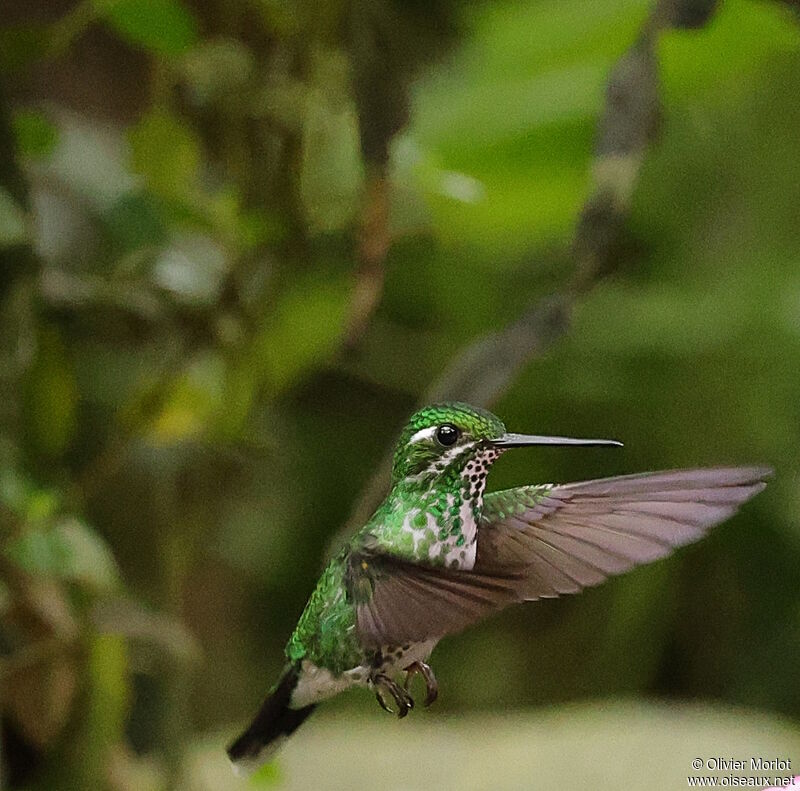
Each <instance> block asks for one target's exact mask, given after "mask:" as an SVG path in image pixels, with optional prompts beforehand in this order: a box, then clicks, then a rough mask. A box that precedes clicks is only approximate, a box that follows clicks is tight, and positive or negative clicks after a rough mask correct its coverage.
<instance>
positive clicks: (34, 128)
mask: <svg viewBox="0 0 800 791" xmlns="http://www.w3.org/2000/svg"><path fill="white" fill-rule="evenodd" d="M13 124H14V136H15V137H16V139H17V147H18V148H19V151H20V153H21V154H22V155H23V156H27V157H36V158H41V157H46V156H47V155H48V154H49V153H50V152H51V151H52V150H53V149H54V148H55V146H56V143H57V142H58V128H57V127H56V125H55V124H54V123H53V122H52V121H50V119H49V118H47V117H46V116H45V115H43V114H42V113H39V112H37V111H36V110H19V111H17V112H16V113H14V119H13Z"/></svg>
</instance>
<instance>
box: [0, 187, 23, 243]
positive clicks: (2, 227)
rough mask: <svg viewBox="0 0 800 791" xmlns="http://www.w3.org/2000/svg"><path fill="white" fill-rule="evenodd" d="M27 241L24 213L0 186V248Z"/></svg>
mask: <svg viewBox="0 0 800 791" xmlns="http://www.w3.org/2000/svg"><path fill="white" fill-rule="evenodd" d="M27 241H28V228H27V224H26V222H25V213H24V212H23V211H22V209H21V208H20V207H19V206H18V205H17V203H16V201H15V200H14V199H13V198H12V197H11V196H10V195H9V194H8V193H7V192H6V191H5V190H4V189H3V188H2V187H0V248H3V247H12V246H13V245H17V244H24V243H25V242H27Z"/></svg>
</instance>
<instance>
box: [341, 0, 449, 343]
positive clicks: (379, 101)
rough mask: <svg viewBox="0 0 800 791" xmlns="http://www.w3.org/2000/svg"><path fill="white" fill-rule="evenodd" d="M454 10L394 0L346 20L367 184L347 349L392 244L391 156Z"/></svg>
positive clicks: (369, 310)
mask: <svg viewBox="0 0 800 791" xmlns="http://www.w3.org/2000/svg"><path fill="white" fill-rule="evenodd" d="M451 11H452V9H451V7H450V5H449V3H448V2H446V0H445V1H444V2H442V1H441V0H439V1H438V2H430V3H427V4H425V5H422V6H420V8H419V9H416V10H415V9H414V8H413V7H412V6H410V5H409V4H407V3H401V2H393V1H392V0H381V1H380V2H376V0H356V2H354V3H353V6H352V9H351V12H350V15H349V19H348V33H347V39H348V44H349V48H350V51H351V57H352V63H353V94H354V97H355V102H356V108H357V111H358V124H359V136H360V145H361V156H362V158H363V160H364V164H365V166H366V170H367V183H366V188H365V195H364V206H363V210H362V214H361V229H360V235H359V240H358V251H357V258H358V266H357V271H356V283H355V287H354V289H353V295H352V299H351V304H350V312H349V317H348V319H347V324H346V330H345V336H344V343H345V348H348V349H352V348H353V347H355V346H356V345H357V344H358V342H359V340H360V339H361V337H362V336H363V334H364V332H365V331H366V329H367V327H368V325H369V321H370V319H371V318H372V315H373V313H374V312H375V310H376V309H377V307H378V305H379V304H380V301H381V296H382V294H383V284H384V280H385V262H386V256H387V254H388V252H389V247H390V244H391V237H390V228H389V202H390V201H389V198H390V191H389V190H390V185H389V176H388V164H389V149H390V146H391V143H392V140H393V139H394V136H395V135H396V134H397V133H398V132H399V131H400V130H401V129H402V128H403V127H404V126H405V125H406V123H407V122H408V118H409V112H410V111H409V105H410V98H409V86H410V84H411V80H412V79H413V77H414V75H415V74H416V72H417V71H418V69H419V67H420V65H421V64H422V63H423V62H424V61H425V60H426V59H428V58H429V57H431V56H433V55H434V54H435V55H439V54H440V53H441V50H442V47H443V45H446V43H447V40H448V38H449V36H450V35H451V34H452V32H453V30H454V24H453V16H452V13H451ZM421 12H422V13H421ZM403 41H414V42H415V46H414V47H413V48H406V47H403V46H402V42H403Z"/></svg>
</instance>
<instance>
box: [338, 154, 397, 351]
mask: <svg viewBox="0 0 800 791" xmlns="http://www.w3.org/2000/svg"><path fill="white" fill-rule="evenodd" d="M390 244H391V238H390V233H389V179H388V177H387V174H386V167H385V165H376V166H375V167H374V168H373V170H372V172H371V173H370V175H369V176H368V178H367V186H366V197H365V200H364V209H363V212H362V219H361V233H360V236H359V240H358V269H357V271H356V284H355V287H354V289H353V295H352V299H351V303H350V313H349V316H348V319H347V327H346V329H345V346H346V347H347V348H352V347H354V346H355V345H356V344H357V343H358V341H359V339H360V338H361V337H362V335H363V334H364V331H365V330H366V328H367V325H368V324H369V320H370V318H371V317H372V314H373V313H374V312H375V310H376V308H377V307H378V304H379V302H380V299H381V294H382V293H383V283H384V280H385V276H386V273H385V268H384V264H385V261H386V255H387V253H388V252H389V246H390Z"/></svg>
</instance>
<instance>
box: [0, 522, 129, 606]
mask: <svg viewBox="0 0 800 791" xmlns="http://www.w3.org/2000/svg"><path fill="white" fill-rule="evenodd" d="M5 553H6V556H7V557H8V558H9V559H10V560H12V561H13V562H14V563H16V564H17V565H18V566H19V567H20V568H21V569H23V570H24V571H26V572H28V573H29V574H33V575H36V576H43V577H56V578H58V579H63V580H66V581H68V582H74V583H77V584H79V585H83V586H84V587H87V588H89V589H91V590H94V591H98V592H99V591H110V590H113V588H114V587H115V586H116V585H117V583H118V581H119V572H118V569H117V564H116V562H115V561H114V557H113V555H112V554H111V550H110V549H109V548H108V546H107V545H106V543H105V541H104V540H103V539H102V538H101V537H100V536H99V535H98V534H97V533H95V532H94V531H93V530H92V529H90V528H89V527H88V526H87V525H85V524H83V523H82V522H80V521H78V520H77V519H75V518H72V517H71V518H67V519H65V520H64V521H62V522H59V523H58V524H57V525H56V526H55V527H48V528H44V527H37V528H33V529H28V530H25V531H24V532H23V533H21V534H20V535H19V536H17V537H16V538H14V539H13V540H12V541H10V542H9V543H8V545H7V547H6V550H5Z"/></svg>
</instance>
